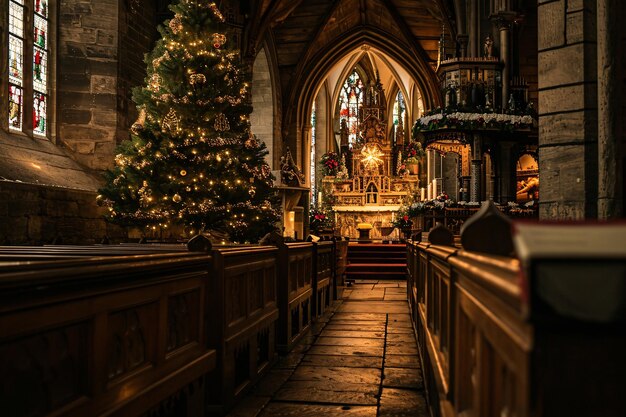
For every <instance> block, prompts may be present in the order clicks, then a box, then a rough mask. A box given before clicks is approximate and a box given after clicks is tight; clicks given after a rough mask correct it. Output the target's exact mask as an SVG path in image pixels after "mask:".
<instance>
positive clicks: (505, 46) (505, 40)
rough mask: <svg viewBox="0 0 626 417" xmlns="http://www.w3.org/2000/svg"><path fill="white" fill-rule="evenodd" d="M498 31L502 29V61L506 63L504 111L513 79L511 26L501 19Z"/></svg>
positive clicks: (503, 72) (503, 80)
mask: <svg viewBox="0 0 626 417" xmlns="http://www.w3.org/2000/svg"><path fill="white" fill-rule="evenodd" d="M498 29H500V60H501V61H502V62H503V63H504V68H502V109H503V110H504V109H505V108H506V107H507V103H508V102H509V84H510V79H511V57H510V45H509V39H510V38H511V36H510V32H511V25H510V23H509V22H508V21H507V20H504V19H501V20H500V21H499V22H498Z"/></svg>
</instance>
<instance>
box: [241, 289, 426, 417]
mask: <svg viewBox="0 0 626 417" xmlns="http://www.w3.org/2000/svg"><path fill="white" fill-rule="evenodd" d="M408 312H409V309H408V304H407V301H406V282H405V281H375V280H371V281H370V280H368V281H363V280H360V281H357V282H356V283H355V285H353V286H352V288H348V289H346V291H345V292H344V300H343V302H342V303H341V304H340V305H339V306H338V307H337V309H336V310H335V312H334V314H330V315H329V316H330V317H328V318H326V319H323V320H322V321H321V322H318V323H317V324H316V327H315V328H314V329H313V334H311V335H310V336H309V337H308V339H307V340H306V341H305V343H304V344H302V345H300V346H298V347H296V349H295V350H294V351H292V352H291V353H290V354H289V355H287V356H284V357H281V358H280V359H279V361H278V364H277V365H276V366H275V367H274V368H273V369H272V371H270V372H269V375H268V376H267V377H266V378H265V379H264V380H262V381H261V383H260V384H259V385H258V386H257V387H256V389H255V390H254V391H253V392H252V394H250V395H249V396H248V397H247V398H246V400H245V401H244V402H243V403H242V404H240V405H239V406H238V407H237V408H235V409H234V410H233V411H232V412H231V414H230V416H233V417H235V416H237V417H240V416H250V417H251V416H257V415H259V416H262V417H270V416H272V417H280V416H296V415H297V416H300V417H304V416H315V417H319V416H337V415H349V416H368V417H369V416H371V417H375V416H424V417H425V416H428V415H429V413H428V410H427V406H426V400H425V395H424V391H423V383H422V372H421V369H420V363H419V359H418V353H417V345H416V342H415V337H414V335H413V329H412V327H411V321H410V317H409V313H408ZM324 320H325V321H324Z"/></svg>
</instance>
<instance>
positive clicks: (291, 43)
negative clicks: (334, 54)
mask: <svg viewBox="0 0 626 417" xmlns="http://www.w3.org/2000/svg"><path fill="white" fill-rule="evenodd" d="M254 3H255V4H254V5H253V6H252V10H251V16H250V17H251V20H252V21H255V22H258V23H256V24H253V26H254V27H253V28H252V31H251V32H253V33H251V36H252V40H253V41H257V42H259V41H261V39H262V38H263V36H264V35H265V33H264V32H265V31H266V30H268V29H270V28H271V29H272V32H273V35H274V39H275V42H276V44H277V46H278V49H279V66H281V67H285V66H294V65H297V64H298V63H299V62H302V60H303V59H306V58H309V57H312V56H314V55H315V53H316V52H318V51H319V50H321V49H323V48H325V47H328V45H330V44H332V43H334V42H336V40H337V38H338V37H340V36H342V35H343V34H345V33H348V32H351V31H354V30H358V29H359V28H361V29H367V28H371V29H376V30H377V31H379V32H381V33H386V34H389V35H391V37H393V38H395V39H401V40H403V41H404V42H406V43H407V44H408V45H409V46H410V47H413V48H415V51H416V52H417V53H419V54H422V57H423V58H425V59H427V60H429V61H431V62H434V61H435V60H436V59H437V41H438V39H439V36H440V35H441V32H442V27H443V26H444V25H445V26H446V31H447V32H448V33H451V32H453V31H454V24H451V22H454V16H453V8H452V7H451V2H450V1H449V0H304V1H303V0H258V1H257V2H254ZM254 32H256V33H254ZM256 46H257V47H258V45H256Z"/></svg>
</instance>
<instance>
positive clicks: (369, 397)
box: [274, 384, 378, 406]
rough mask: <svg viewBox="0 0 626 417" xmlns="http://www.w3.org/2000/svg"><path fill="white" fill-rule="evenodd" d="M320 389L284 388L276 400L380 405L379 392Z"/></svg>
mask: <svg viewBox="0 0 626 417" xmlns="http://www.w3.org/2000/svg"><path fill="white" fill-rule="evenodd" d="M319 385H320V387H319V388H318V387H310V386H307V387H306V388H287V387H285V388H282V389H281V390H280V391H278V392H277V393H276V396H275V397H274V400H276V401H291V402H296V401H297V402H306V403H327V404H350V405H373V406H376V405H377V404H378V391H377V390H376V391H374V392H361V391H348V390H345V391H331V390H327V389H325V387H324V386H323V385H322V384H319Z"/></svg>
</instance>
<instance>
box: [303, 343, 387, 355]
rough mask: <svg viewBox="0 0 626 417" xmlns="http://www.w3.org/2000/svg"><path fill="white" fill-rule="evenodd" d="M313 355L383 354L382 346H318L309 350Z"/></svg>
mask: <svg viewBox="0 0 626 417" xmlns="http://www.w3.org/2000/svg"><path fill="white" fill-rule="evenodd" d="M308 353H309V354H311V355H349V356H353V355H354V356H383V348H382V347H373V346H318V345H314V346H313V347H311V349H309V351H308Z"/></svg>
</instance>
